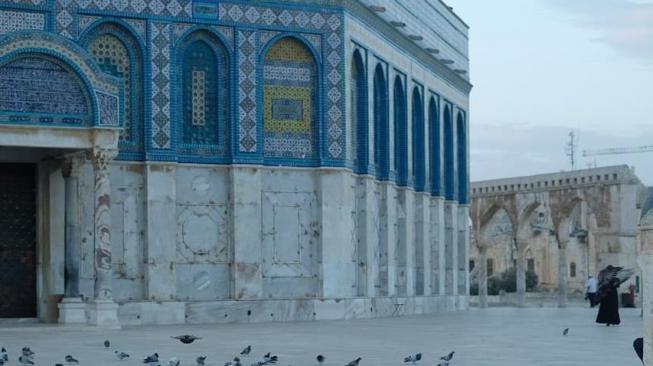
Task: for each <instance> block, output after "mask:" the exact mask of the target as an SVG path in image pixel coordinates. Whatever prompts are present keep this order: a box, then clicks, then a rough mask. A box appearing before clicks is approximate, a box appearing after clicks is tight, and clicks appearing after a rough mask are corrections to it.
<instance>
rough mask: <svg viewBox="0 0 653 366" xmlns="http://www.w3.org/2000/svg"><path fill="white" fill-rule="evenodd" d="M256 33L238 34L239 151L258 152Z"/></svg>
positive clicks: (244, 32)
mask: <svg viewBox="0 0 653 366" xmlns="http://www.w3.org/2000/svg"><path fill="white" fill-rule="evenodd" d="M256 50H257V45H256V32H253V31H244V30H241V31H239V32H238V88H239V93H238V113H239V115H240V118H239V121H240V123H239V125H238V141H239V150H240V151H241V152H246V153H251V152H256V139H257V130H256Z"/></svg>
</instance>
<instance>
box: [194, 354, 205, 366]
mask: <svg viewBox="0 0 653 366" xmlns="http://www.w3.org/2000/svg"><path fill="white" fill-rule="evenodd" d="M195 361H197V364H198V365H199V366H203V365H204V362H205V361H206V356H199V357H198V358H196V359H195Z"/></svg>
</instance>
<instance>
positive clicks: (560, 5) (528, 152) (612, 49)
mask: <svg viewBox="0 0 653 366" xmlns="http://www.w3.org/2000/svg"><path fill="white" fill-rule="evenodd" d="M445 2H446V3H447V4H448V5H450V6H452V7H453V8H454V11H455V12H456V13H457V14H458V15H459V16H460V17H461V18H462V19H463V20H464V21H465V22H466V23H467V24H468V25H469V26H470V31H469V33H470V36H469V38H470V46H469V47H470V63H471V66H470V67H471V70H470V75H471V80H472V84H474V88H473V90H472V94H471V106H470V135H471V136H470V146H471V156H470V158H471V163H470V164H471V179H472V181H478V180H485V179H494V178H504V177H513V176H523V175H531V174H539V173H549V172H559V171H562V170H570V169H571V163H570V159H569V157H567V156H566V154H565V146H566V143H567V142H568V141H569V137H568V135H569V132H570V131H572V130H573V131H574V133H575V134H576V136H577V138H578V146H577V151H578V154H577V165H576V168H577V169H584V168H588V167H590V166H595V165H596V166H608V165H618V164H627V165H630V166H632V167H634V169H635V172H636V173H637V175H638V176H639V177H640V179H641V180H642V182H643V183H645V184H647V185H653V152H649V153H641V154H628V155H614V156H596V157H587V158H584V157H583V156H582V151H583V150H586V149H602V148H611V147H638V146H645V145H653V0H492V1H488V0H445Z"/></svg>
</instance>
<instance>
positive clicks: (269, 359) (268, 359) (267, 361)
mask: <svg viewBox="0 0 653 366" xmlns="http://www.w3.org/2000/svg"><path fill="white" fill-rule="evenodd" d="M266 356H267V355H266ZM277 361H279V356H276V355H274V356H268V357H265V358H264V359H263V362H259V364H261V365H274V364H275V363H277Z"/></svg>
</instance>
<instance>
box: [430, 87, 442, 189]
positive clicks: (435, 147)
mask: <svg viewBox="0 0 653 366" xmlns="http://www.w3.org/2000/svg"><path fill="white" fill-rule="evenodd" d="M440 141H441V138H440V115H439V114H438V106H437V104H436V102H435V98H433V97H431V100H430V101H429V157H430V159H429V163H430V173H431V194H433V195H434V196H440V195H441V194H442V191H441V185H442V183H441V179H442V178H441V162H440V159H441V158H440V144H441V142H440Z"/></svg>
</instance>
